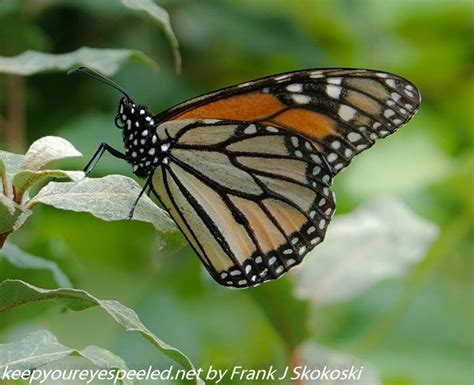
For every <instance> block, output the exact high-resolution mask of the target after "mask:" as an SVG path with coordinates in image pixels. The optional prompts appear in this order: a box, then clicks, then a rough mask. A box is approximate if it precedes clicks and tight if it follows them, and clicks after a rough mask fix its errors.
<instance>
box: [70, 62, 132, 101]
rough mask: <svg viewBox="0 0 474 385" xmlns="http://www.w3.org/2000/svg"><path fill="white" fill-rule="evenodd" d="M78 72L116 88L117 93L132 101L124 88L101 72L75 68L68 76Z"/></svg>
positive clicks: (86, 68)
mask: <svg viewBox="0 0 474 385" xmlns="http://www.w3.org/2000/svg"><path fill="white" fill-rule="evenodd" d="M76 72H81V73H83V74H84V75H87V76H90V77H91V78H93V79H96V80H98V81H100V82H102V83H105V84H108V85H109V86H111V87H113V88H115V89H116V90H117V91H119V92H120V93H122V94H123V96H125V97H126V98H127V99H128V100H131V99H130V96H128V94H127V93H126V92H125V90H124V89H123V88H122V87H120V86H119V85H118V84H117V83H115V82H114V81H112V80H111V79H109V78H108V77H107V76H105V75H102V74H101V73H100V72H97V71H94V70H93V69H90V68H88V67H84V66H83V67H78V68H74V69H72V70H69V71H68V72H67V74H68V75H71V74H73V73H76Z"/></svg>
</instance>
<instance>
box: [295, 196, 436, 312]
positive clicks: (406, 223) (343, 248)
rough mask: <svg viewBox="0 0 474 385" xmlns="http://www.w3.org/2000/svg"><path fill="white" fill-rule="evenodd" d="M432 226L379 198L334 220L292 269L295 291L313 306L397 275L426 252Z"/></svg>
mask: <svg viewBox="0 0 474 385" xmlns="http://www.w3.org/2000/svg"><path fill="white" fill-rule="evenodd" d="M438 233H439V229H438V227H437V226H436V225H435V224H433V223H431V222H428V221H427V220H425V219H424V218H421V217H419V216H417V215H416V214H414V213H413V212H412V211H411V210H410V209H409V208H408V207H406V205H405V204H404V203H403V202H402V201H400V200H398V199H396V198H389V197H384V198H379V199H377V200H374V201H370V202H369V203H367V204H365V205H363V206H361V207H360V208H358V209H357V210H355V211H353V212H352V213H350V214H346V215H342V216H339V217H336V218H335V219H334V223H332V224H331V226H329V229H328V232H327V234H326V239H325V241H324V242H323V243H322V244H321V245H319V246H318V247H317V248H316V249H315V250H314V251H312V252H311V253H310V255H309V256H308V257H307V258H306V259H305V265H304V269H298V270H297V271H296V276H295V278H296V280H295V281H296V282H295V283H296V287H295V289H296V293H297V295H298V296H299V297H300V298H305V299H309V300H311V301H312V302H313V303H314V304H316V305H327V304H333V303H337V302H342V301H345V300H347V299H349V298H352V297H354V296H357V295H359V294H361V293H362V292H363V291H364V290H366V289H367V288H369V287H371V286H373V285H375V284H376V283H378V282H380V281H381V280H384V279H388V278H394V277H399V276H401V275H403V274H405V273H406V272H407V271H408V269H409V268H410V267H412V266H413V265H415V264H416V263H418V262H419V261H420V260H422V259H423V257H424V256H425V255H426V253H427V252H428V249H429V248H430V246H431V244H432V243H433V242H434V241H435V239H436V238H437V236H438Z"/></svg>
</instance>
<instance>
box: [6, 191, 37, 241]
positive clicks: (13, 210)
mask: <svg viewBox="0 0 474 385" xmlns="http://www.w3.org/2000/svg"><path fill="white" fill-rule="evenodd" d="M30 214H31V211H30V210H28V209H25V208H23V207H21V206H19V205H18V204H16V203H15V202H13V201H12V200H11V199H10V198H7V197H6V196H5V195H3V194H0V234H4V233H9V232H11V231H14V230H16V229H18V228H19V227H21V226H22V225H23V223H24V222H25V220H26V218H28V216H29V215H30ZM0 248H1V245H0Z"/></svg>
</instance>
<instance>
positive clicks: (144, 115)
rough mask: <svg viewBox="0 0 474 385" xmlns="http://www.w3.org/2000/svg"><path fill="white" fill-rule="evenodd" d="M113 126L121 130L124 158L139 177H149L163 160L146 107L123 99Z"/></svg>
mask: <svg viewBox="0 0 474 385" xmlns="http://www.w3.org/2000/svg"><path fill="white" fill-rule="evenodd" d="M115 124H116V125H117V127H119V128H121V129H122V136H123V143H124V146H125V156H126V160H127V162H128V163H130V164H131V165H132V166H133V173H134V174H135V175H137V176H139V177H147V176H149V175H150V174H151V173H152V172H153V171H154V169H155V168H156V166H157V165H158V164H159V163H160V162H161V160H162V159H163V155H162V151H160V142H159V139H158V136H157V135H156V130H155V126H156V124H155V121H154V120H153V116H152V114H151V113H150V112H149V111H148V110H147V108H146V107H143V106H140V105H136V104H135V103H133V102H132V101H130V100H127V99H126V98H123V99H122V100H121V101H120V104H119V109H118V112H117V116H116V118H115Z"/></svg>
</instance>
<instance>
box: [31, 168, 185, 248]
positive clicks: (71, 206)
mask: <svg viewBox="0 0 474 385" xmlns="http://www.w3.org/2000/svg"><path fill="white" fill-rule="evenodd" d="M141 190H142V188H141V187H140V185H139V184H138V183H137V182H135V181H134V180H133V179H131V178H128V177H125V176H121V175H108V176H105V177H104V178H84V179H82V180H80V181H79V182H65V183H57V182H50V183H49V184H48V185H47V186H45V187H44V188H43V189H41V190H40V191H39V192H38V194H36V196H34V197H33V198H32V199H31V200H30V201H29V202H28V204H27V207H29V208H31V207H33V206H34V205H35V204H38V203H43V204H46V205H49V206H53V207H56V208H58V209H62V210H70V211H78V212H88V213H91V214H92V215H94V216H95V217H97V218H100V219H103V220H105V221H117V220H124V219H127V218H128V215H129V212H130V209H131V207H132V204H133V203H134V202H135V200H136V199H137V197H138V194H140V191H141ZM133 219H135V220H139V221H143V222H149V223H151V224H153V226H155V228H156V229H157V231H158V233H159V236H160V239H163V240H165V241H166V240H167V239H170V238H173V236H174V235H175V234H176V233H177V227H176V225H175V223H174V222H173V221H172V220H171V218H170V216H169V214H168V213H167V212H166V211H164V210H162V209H161V208H159V207H158V206H157V205H156V204H155V203H154V202H153V201H152V200H151V199H150V198H149V197H148V196H146V195H143V196H142V197H141V198H140V200H139V202H138V205H137V207H136V209H135V212H134V214H133ZM181 238H182V237H181ZM182 242H184V241H182Z"/></svg>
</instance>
